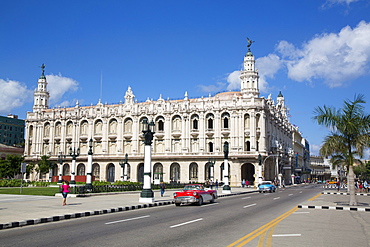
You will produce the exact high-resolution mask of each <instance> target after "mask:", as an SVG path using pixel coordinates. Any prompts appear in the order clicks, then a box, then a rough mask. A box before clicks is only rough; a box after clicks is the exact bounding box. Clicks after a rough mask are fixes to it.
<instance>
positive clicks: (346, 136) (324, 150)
mask: <svg viewBox="0 0 370 247" xmlns="http://www.w3.org/2000/svg"><path fill="white" fill-rule="evenodd" d="M365 103H366V101H365V99H364V96H363V95H362V94H359V95H357V96H356V95H355V97H354V100H353V101H350V100H345V101H344V106H343V108H342V109H338V110H337V109H335V108H334V107H327V106H325V105H324V106H323V107H316V108H315V110H314V117H313V119H314V120H316V121H317V123H318V124H319V125H323V126H325V127H327V128H329V129H330V134H329V135H327V136H326V137H325V139H324V142H323V145H322V147H321V148H320V155H322V156H323V157H332V158H333V157H336V158H337V160H341V161H340V162H339V161H337V162H339V163H342V164H344V165H345V167H346V168H347V171H348V172H347V181H348V188H349V193H350V201H349V204H350V205H351V206H352V205H357V200H356V193H355V185H354V172H353V164H354V161H355V160H356V157H359V158H362V157H363V154H364V150H365V149H366V148H368V147H369V146H370V145H369V144H370V135H369V130H370V115H368V114H365V112H364V110H365V109H364V106H363V104H365ZM339 157H340V158H339Z"/></svg>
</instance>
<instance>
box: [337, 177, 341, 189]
mask: <svg viewBox="0 0 370 247" xmlns="http://www.w3.org/2000/svg"><path fill="white" fill-rule="evenodd" d="M339 190H340V181H339V179H338V181H337V191H339Z"/></svg>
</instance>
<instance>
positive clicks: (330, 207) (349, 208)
mask: <svg viewBox="0 0 370 247" xmlns="http://www.w3.org/2000/svg"><path fill="white" fill-rule="evenodd" d="M298 208H308V209H334V210H348V211H361V212H370V208H358V207H335V206H307V205H298Z"/></svg>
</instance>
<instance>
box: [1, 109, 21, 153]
mask: <svg viewBox="0 0 370 247" xmlns="http://www.w3.org/2000/svg"><path fill="white" fill-rule="evenodd" d="M24 130H25V121H24V120H22V119H18V116H17V115H8V117H3V116H0V143H1V144H4V145H7V146H22V147H23V146H24Z"/></svg>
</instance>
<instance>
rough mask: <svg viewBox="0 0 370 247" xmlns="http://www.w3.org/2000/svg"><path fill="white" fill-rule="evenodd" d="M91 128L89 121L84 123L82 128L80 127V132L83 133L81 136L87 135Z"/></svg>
mask: <svg viewBox="0 0 370 247" xmlns="http://www.w3.org/2000/svg"><path fill="white" fill-rule="evenodd" d="M88 127H89V124H88V122H87V121H83V122H82V123H81V127H80V132H81V135H87V129H88Z"/></svg>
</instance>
